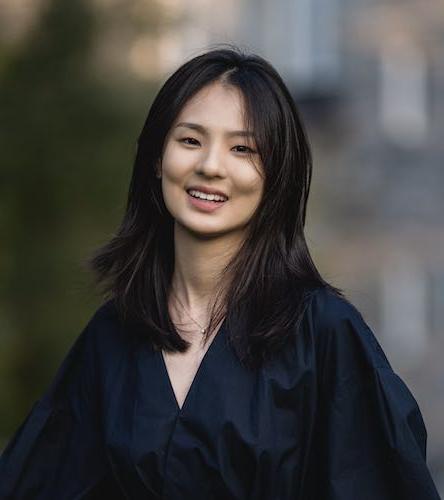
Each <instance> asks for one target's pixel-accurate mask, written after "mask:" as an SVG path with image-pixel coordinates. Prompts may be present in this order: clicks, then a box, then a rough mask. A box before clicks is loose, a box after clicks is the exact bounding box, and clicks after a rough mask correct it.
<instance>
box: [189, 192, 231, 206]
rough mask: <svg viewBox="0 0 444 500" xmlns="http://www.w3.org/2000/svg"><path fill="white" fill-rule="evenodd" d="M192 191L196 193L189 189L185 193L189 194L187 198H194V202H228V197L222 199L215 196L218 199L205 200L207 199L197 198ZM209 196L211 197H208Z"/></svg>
mask: <svg viewBox="0 0 444 500" xmlns="http://www.w3.org/2000/svg"><path fill="white" fill-rule="evenodd" d="M193 191H196V190H193V189H189V190H187V193H188V194H189V196H191V197H192V198H194V199H195V200H200V201H205V202H208V203H225V202H226V201H227V200H228V197H222V196H220V195H216V196H217V198H218V199H207V198H203V197H201V196H198V195H196V194H193ZM209 196H211V195H209ZM223 198H224V199H223Z"/></svg>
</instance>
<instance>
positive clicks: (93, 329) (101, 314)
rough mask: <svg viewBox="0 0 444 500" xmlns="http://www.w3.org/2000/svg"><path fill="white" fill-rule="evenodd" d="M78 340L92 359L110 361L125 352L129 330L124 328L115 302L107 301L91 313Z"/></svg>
mask: <svg viewBox="0 0 444 500" xmlns="http://www.w3.org/2000/svg"><path fill="white" fill-rule="evenodd" d="M80 338H83V342H84V346H85V349H87V350H88V351H89V352H90V353H91V355H92V356H93V357H94V358H98V359H99V358H101V359H104V360H111V359H114V357H115V356H119V355H120V354H122V353H123V352H124V351H125V350H126V349H125V347H127V346H128V345H129V340H130V338H131V329H129V328H124V325H123V322H122V321H121V317H120V314H119V312H118V309H117V307H116V304H115V302H114V301H113V300H108V301H106V302H104V303H102V304H101V305H100V306H98V307H97V308H96V310H95V311H94V312H93V314H92V315H91V317H90V319H89V320H88V322H87V323H86V325H85V327H84V329H83V331H82V332H81V334H80Z"/></svg>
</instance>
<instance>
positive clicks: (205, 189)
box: [186, 186, 228, 199]
mask: <svg viewBox="0 0 444 500" xmlns="http://www.w3.org/2000/svg"><path fill="white" fill-rule="evenodd" d="M191 190H194V191H201V192H202V193H206V194H217V195H219V196H224V197H225V198H227V199H228V195H227V194H225V193H224V192H223V191H220V190H218V189H213V188H209V187H206V186H190V187H189V188H187V189H186V191H187V193H189V192H190V191H191Z"/></svg>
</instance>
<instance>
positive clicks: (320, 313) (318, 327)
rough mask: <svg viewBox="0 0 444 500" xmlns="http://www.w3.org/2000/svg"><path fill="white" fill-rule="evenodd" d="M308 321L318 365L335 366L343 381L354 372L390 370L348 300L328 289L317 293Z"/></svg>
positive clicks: (382, 353)
mask: <svg viewBox="0 0 444 500" xmlns="http://www.w3.org/2000/svg"><path fill="white" fill-rule="evenodd" d="M305 319H306V327H307V328H309V330H310V333H311V336H312V339H313V342H314V344H315V347H316V351H317V355H318V360H319V362H320V363H321V364H322V365H323V366H327V367H328V365H333V364H334V365H335V370H337V371H338V374H339V375H340V376H341V377H342V378H347V377H348V376H349V375H350V373H352V372H359V371H363V370H373V369H386V368H388V369H391V366H390V363H389V361H388V359H387V357H386V354H385V353H384V351H383V349H382V347H381V345H380V343H379V341H378V339H377V337H376V335H375V333H374V332H373V330H372V329H371V328H370V326H369V325H368V323H367V322H366V320H365V319H364V317H363V315H362V313H361V312H360V311H359V310H358V308H357V307H356V306H355V305H354V304H353V303H352V302H351V301H350V300H349V299H348V298H347V297H345V296H342V295H340V294H338V293H336V292H335V291H334V290H331V289H329V288H318V289H316V290H314V291H313V292H312V293H311V294H310V299H309V302H308V306H307V309H306V317H305Z"/></svg>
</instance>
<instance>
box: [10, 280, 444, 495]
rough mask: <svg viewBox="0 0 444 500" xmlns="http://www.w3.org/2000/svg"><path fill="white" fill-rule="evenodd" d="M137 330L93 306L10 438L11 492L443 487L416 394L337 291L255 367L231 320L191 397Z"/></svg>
mask: <svg viewBox="0 0 444 500" xmlns="http://www.w3.org/2000/svg"><path fill="white" fill-rule="evenodd" d="M133 333H134V332H131V331H130V329H128V327H126V328H122V327H121V326H120V323H119V320H118V317H117V313H116V311H115V308H114V306H113V303H112V302H111V301H109V302H107V303H106V304H104V305H103V306H101V307H100V308H99V309H98V310H97V312H96V313H95V315H94V316H93V318H92V319H91V320H90V322H89V323H88V325H87V326H86V327H85V329H84V330H83V332H82V333H81V334H80V336H79V337H78V339H77V340H76V342H75V343H74V345H73V347H72V348H71V350H70V351H69V353H68V355H67V357H66V358H65V360H64V361H63V363H62V365H61V367H60V368H59V371H58V373H57V375H56V377H55V379H54V380H53V382H52V384H51V386H50V387H49V389H48V390H47V391H46V393H45V394H44V396H43V397H42V398H41V399H40V400H39V401H37V402H36V403H35V404H34V406H33V407H32V409H31V411H30V413H29V415H28V416H27V418H26V420H25V421H24V422H23V424H22V425H21V427H20V428H19V429H18V430H17V431H16V433H15V435H14V436H13V437H12V439H11V441H10V442H9V444H8V446H7V447H6V449H5V450H4V453H3V455H2V457H1V462H0V498H1V499H45V500H51V499H54V500H64V499H94V498H97V499H114V498H121V499H124V498H127V499H144V500H148V499H154V498H164V499H171V500H179V499H190V500H198V499H202V500H203V499H205V500H211V499H215V500H216V499H217V500H230V499H233V500H234V499H239V500H241V499H253V500H256V499H257V500H438V499H439V495H438V493H437V491H436V488H435V485H434V483H433V480H432V478H431V475H430V472H429V470H428V468H427V464H426V439H427V434H426V429H425V426H424V422H423V419H422V416H421V412H420V409H419V408H418V405H417V403H416V401H415V399H414V397H413V396H412V394H411V393H410V391H409V389H408V388H407V386H406V385H405V384H404V382H403V381H402V380H401V379H400V378H399V376H398V375H397V374H396V373H395V372H394V371H393V370H392V368H391V366H390V364H389V362H388V361H387V358H386V356H385V355H384V353H383V351H382V349H381V347H380V345H379V344H378V342H377V340H376V338H375V336H374V334H373V333H372V331H371V330H370V329H369V327H368V325H367V324H366V323H365V321H364V320H363V318H362V316H361V314H360V313H359V312H358V310H357V309H356V308H355V307H354V306H353V305H351V304H350V303H349V302H348V301H347V300H345V299H342V298H340V297H338V296H337V295H335V294H334V293H333V292H331V291H328V290H327V289H318V290H316V291H315V292H313V293H312V295H311V297H310V299H309V301H308V305H307V307H306V309H305V313H304V317H303V322H302V325H301V329H300V331H298V333H297V334H296V333H295V335H294V336H293V337H292V338H291V342H290V343H289V344H288V346H287V347H286V348H285V349H284V350H282V351H281V353H280V354H279V355H277V356H276V357H274V358H273V360H272V361H269V362H267V363H266V364H265V365H264V366H263V367H262V368H261V369H258V370H256V371H252V370H247V369H246V368H244V367H243V366H242V365H241V364H240V363H239V361H238V359H237V358H236V356H235V353H234V351H233V350H232V348H231V347H230V345H229V344H228V343H227V342H226V341H227V325H226V323H225V322H224V323H223V324H222V326H221V327H220V329H219V331H218V332H217V335H216V336H215V337H214V339H213V340H212V343H211V344H210V346H209V348H208V350H207V352H206V354H205V357H204V358H203V360H202V362H201V365H200V367H199V370H198V371H197V374H196V376H195V378H194V381H193V383H192V385H191V387H190V389H189V392H188V394H187V397H186V400H185V402H184V404H183V406H182V408H181V409H180V408H179V406H178V404H177V401H176V398H175V395H174V392H173V389H172V387H171V383H170V380H169V377H168V372H167V370H166V366H165V363H164V361H163V357H162V354H161V352H160V351H156V350H154V349H153V348H152V347H151V345H150V344H149V343H148V342H147V341H146V340H145V341H143V340H141V338H140V336H139V335H133ZM136 339H137V340H136Z"/></svg>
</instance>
